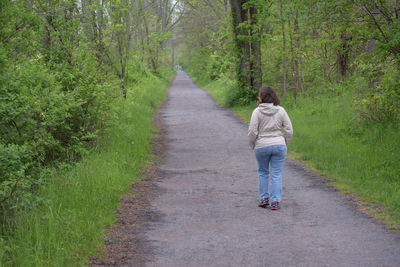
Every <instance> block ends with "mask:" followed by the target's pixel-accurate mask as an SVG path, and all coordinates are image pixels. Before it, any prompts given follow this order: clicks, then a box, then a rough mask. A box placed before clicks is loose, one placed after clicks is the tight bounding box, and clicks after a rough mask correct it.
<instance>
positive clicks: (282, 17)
mask: <svg viewBox="0 0 400 267" xmlns="http://www.w3.org/2000/svg"><path fill="white" fill-rule="evenodd" d="M282 2H283V0H281V7H280V16H281V25H282V42H283V44H282V54H283V70H282V71H283V97H284V98H286V91H287V85H286V83H287V81H286V33H285V20H284V16H283V4H282Z"/></svg>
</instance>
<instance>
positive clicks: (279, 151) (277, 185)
mask: <svg viewBox="0 0 400 267" xmlns="http://www.w3.org/2000/svg"><path fill="white" fill-rule="evenodd" d="M286 153H287V148H286V146H285V145H275V146H267V147H262V148H257V149H255V150H254V154H255V156H256V159H257V164H258V170H257V172H258V190H259V192H260V199H262V198H268V197H269V198H270V200H271V201H278V202H280V201H281V199H282V170H283V165H284V163H285V158H286ZM270 174H271V188H270V190H268V189H269V188H268V183H269V176H270Z"/></svg>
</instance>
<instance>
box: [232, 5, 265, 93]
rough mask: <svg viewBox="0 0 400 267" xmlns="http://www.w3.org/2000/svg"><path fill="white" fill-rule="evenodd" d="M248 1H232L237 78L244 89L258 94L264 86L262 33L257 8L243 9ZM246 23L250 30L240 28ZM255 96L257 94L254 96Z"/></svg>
mask: <svg viewBox="0 0 400 267" xmlns="http://www.w3.org/2000/svg"><path fill="white" fill-rule="evenodd" d="M247 2H248V0H230V5H231V12H232V23H233V30H234V40H235V44H236V53H237V58H238V61H239V62H238V63H237V67H236V77H237V80H238V83H239V86H240V87H241V88H242V89H246V88H248V89H250V90H252V91H253V92H257V91H258V89H259V87H260V86H261V84H262V72H261V46H260V31H259V30H258V28H257V12H258V11H257V8H256V7H254V6H251V7H250V8H248V9H244V8H243V4H245V3H247ZM244 22H247V23H249V24H250V30H246V29H243V28H240V25H241V24H242V23H244ZM254 95H255V94H254Z"/></svg>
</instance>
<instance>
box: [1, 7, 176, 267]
mask: <svg viewBox="0 0 400 267" xmlns="http://www.w3.org/2000/svg"><path fill="white" fill-rule="evenodd" d="M161 10H162V12H161ZM172 12H174V16H173V19H172ZM179 16H180V15H179V8H178V6H175V8H174V9H173V8H172V6H171V5H166V6H165V5H162V6H161V5H154V4H153V3H151V2H150V1H144V0H143V1H142V0H138V1H133V0H132V1H131V0H120V1H109V0H98V1H97V0H95V1H88V0H82V1H78V0H62V1H48V0H38V1H30V0H4V1H0V25H1V27H0V266H77V265H84V264H87V263H88V257H89V256H90V255H98V253H99V252H100V251H101V250H100V249H101V247H102V246H103V244H104V242H105V234H106V233H105V228H106V227H107V226H109V225H111V224H112V223H113V222H114V220H115V215H114V210H115V208H116V207H117V205H118V202H119V199H120V197H121V195H122V194H123V193H124V192H126V191H127V190H128V189H129V185H130V184H131V183H132V182H137V181H140V179H141V170H143V168H144V167H145V165H146V163H147V162H148V161H149V160H151V156H149V155H151V148H150V145H149V142H150V139H151V137H152V136H153V131H154V130H155V129H153V127H152V116H153V115H154V114H155V111H156V109H157V107H158V106H159V105H160V103H161V101H162V99H163V98H164V97H165V92H166V90H167V87H168V85H169V83H170V81H171V80H172V76H173V75H174V70H173V57H171V52H172V51H171V47H169V46H167V44H168V43H169V41H168V39H169V38H170V37H171V30H172V29H173V26H174V23H175V20H178V19H179ZM160 20H162V22H163V23H162V25H161V23H158V22H160Z"/></svg>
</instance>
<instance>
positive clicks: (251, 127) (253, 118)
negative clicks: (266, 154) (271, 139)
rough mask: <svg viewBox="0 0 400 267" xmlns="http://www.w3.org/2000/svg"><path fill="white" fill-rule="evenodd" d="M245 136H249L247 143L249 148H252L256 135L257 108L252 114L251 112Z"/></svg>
mask: <svg viewBox="0 0 400 267" xmlns="http://www.w3.org/2000/svg"><path fill="white" fill-rule="evenodd" d="M247 136H248V137H249V145H250V147H251V149H254V146H255V144H256V139H257V136H258V110H257V109H255V110H254V111H253V114H251V119H250V125H249V130H248V132H247Z"/></svg>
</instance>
